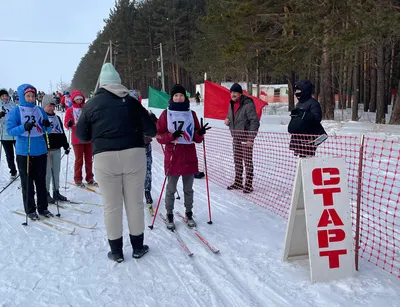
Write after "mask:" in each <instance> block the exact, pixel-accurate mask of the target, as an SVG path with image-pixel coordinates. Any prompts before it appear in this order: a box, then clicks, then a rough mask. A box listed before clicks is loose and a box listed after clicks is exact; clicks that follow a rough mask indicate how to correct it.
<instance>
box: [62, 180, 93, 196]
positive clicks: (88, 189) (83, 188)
mask: <svg viewBox="0 0 400 307" xmlns="http://www.w3.org/2000/svg"><path fill="white" fill-rule="evenodd" d="M68 183H69V184H71V185H73V186H75V187H77V188H79V189H82V190H86V191H89V192H93V193H96V194H97V195H101V193H100V192H99V191H97V190H96V189H94V188H90V187H88V186H84V187H80V186H78V185H76V184H75V183H72V182H68Z"/></svg>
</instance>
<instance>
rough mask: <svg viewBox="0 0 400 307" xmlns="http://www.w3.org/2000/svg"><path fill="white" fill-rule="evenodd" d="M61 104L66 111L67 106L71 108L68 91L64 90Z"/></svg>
mask: <svg viewBox="0 0 400 307" xmlns="http://www.w3.org/2000/svg"><path fill="white" fill-rule="evenodd" d="M61 105H62V106H63V108H65V111H67V110H68V109H69V108H72V99H71V95H70V94H69V92H65V95H64V96H63V97H62V99H61Z"/></svg>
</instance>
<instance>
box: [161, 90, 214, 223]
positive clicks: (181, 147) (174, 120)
mask: <svg viewBox="0 0 400 307" xmlns="http://www.w3.org/2000/svg"><path fill="white" fill-rule="evenodd" d="M189 107H190V102H189V99H188V97H187V96H186V91H185V88H184V87H183V86H182V85H180V84H175V85H174V86H173V87H172V90H171V99H170V101H169V105H168V109H167V110H164V111H163V112H162V113H161V115H160V118H159V119H158V122H157V137H156V139H157V141H158V142H159V143H160V144H165V151H164V171H165V175H166V176H167V177H168V183H167V188H166V195H165V207H166V210H167V228H168V229H174V228H175V224H174V214H173V210H174V201H175V197H174V195H175V191H176V186H177V183H178V180H179V177H180V176H182V181H183V192H184V195H185V208H186V217H187V220H188V226H189V227H195V226H196V222H195V221H194V220H193V212H192V209H193V194H194V193H193V182H194V174H196V173H197V172H198V171H199V169H198V160H197V154H196V145H195V144H194V143H193V142H195V143H201V142H202V141H203V138H204V134H205V133H206V131H207V130H208V129H210V128H211V127H207V125H208V124H205V125H204V126H202V127H201V126H200V123H199V120H198V119H197V115H196V112H194V111H191V110H190V109H189Z"/></svg>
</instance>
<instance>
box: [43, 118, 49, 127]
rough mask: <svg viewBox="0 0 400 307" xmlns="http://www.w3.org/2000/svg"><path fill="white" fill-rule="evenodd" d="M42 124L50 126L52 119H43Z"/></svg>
mask: <svg viewBox="0 0 400 307" xmlns="http://www.w3.org/2000/svg"><path fill="white" fill-rule="evenodd" d="M42 124H43V126H44V127H45V128H49V127H50V125H51V124H50V121H49V120H48V119H44V120H43V121H42Z"/></svg>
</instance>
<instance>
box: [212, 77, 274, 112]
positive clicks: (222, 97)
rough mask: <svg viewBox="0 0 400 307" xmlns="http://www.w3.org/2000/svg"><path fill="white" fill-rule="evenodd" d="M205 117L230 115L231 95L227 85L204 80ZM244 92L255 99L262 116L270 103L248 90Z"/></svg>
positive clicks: (257, 110)
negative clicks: (250, 93) (249, 92)
mask: <svg viewBox="0 0 400 307" xmlns="http://www.w3.org/2000/svg"><path fill="white" fill-rule="evenodd" d="M204 86H205V93H204V117H206V118H214V119H225V118H226V116H227V115H228V108H229V102H230V101H231V95H230V92H229V90H228V89H227V88H226V87H223V86H221V85H219V84H216V83H212V82H210V81H205V82H204ZM243 94H245V95H246V96H248V97H250V98H252V99H253V101H254V104H255V106H256V112H257V115H258V118H261V115H262V109H263V108H264V107H265V106H266V105H268V103H266V102H265V101H263V100H261V99H259V98H257V97H253V96H251V95H249V94H248V93H247V92H246V91H243Z"/></svg>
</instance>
